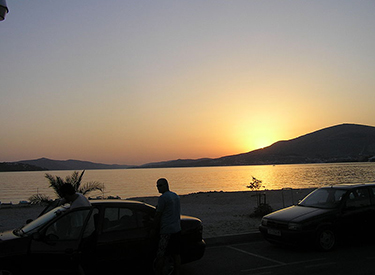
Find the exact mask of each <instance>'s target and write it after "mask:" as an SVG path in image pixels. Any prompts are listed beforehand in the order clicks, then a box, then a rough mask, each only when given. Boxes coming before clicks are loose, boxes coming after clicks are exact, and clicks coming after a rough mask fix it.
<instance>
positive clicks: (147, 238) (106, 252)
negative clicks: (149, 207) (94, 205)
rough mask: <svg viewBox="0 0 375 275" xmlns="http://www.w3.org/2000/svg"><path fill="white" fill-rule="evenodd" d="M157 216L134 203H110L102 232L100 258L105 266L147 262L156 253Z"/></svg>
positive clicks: (97, 251)
mask: <svg viewBox="0 0 375 275" xmlns="http://www.w3.org/2000/svg"><path fill="white" fill-rule="evenodd" d="M152 219H153V217H152V216H151V215H150V213H148V212H147V211H143V210H142V209H137V208H134V207H131V206H119V207H106V208H105V209H104V213H103V220H102V224H101V226H102V229H101V232H100V233H99V235H98V241H97V247H96V259H97V261H98V262H100V263H101V264H100V265H102V266H106V267H108V268H109V267H112V268H115V269H116V268H124V267H126V266H129V265H134V264H140V265H146V264H147V263H148V262H149V261H150V257H153V256H154V255H155V253H156V241H157V238H156V234H155V230H153V225H152Z"/></svg>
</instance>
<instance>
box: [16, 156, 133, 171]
mask: <svg viewBox="0 0 375 275" xmlns="http://www.w3.org/2000/svg"><path fill="white" fill-rule="evenodd" d="M18 163H21V164H29V165H33V166H38V167H41V168H42V169H43V170H90V169H125V168H128V167H129V166H128V165H117V164H102V163H94V162H89V161H81V160H73V159H69V160H53V159H48V158H40V159H35V160H22V161H19V162H18Z"/></svg>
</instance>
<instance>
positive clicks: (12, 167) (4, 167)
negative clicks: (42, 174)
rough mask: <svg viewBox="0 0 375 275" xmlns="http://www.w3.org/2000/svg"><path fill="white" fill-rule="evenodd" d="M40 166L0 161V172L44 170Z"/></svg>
mask: <svg viewBox="0 0 375 275" xmlns="http://www.w3.org/2000/svg"><path fill="white" fill-rule="evenodd" d="M44 170H46V169H43V168H41V167H38V166H34V165H29V164H27V163H17V162H0V172H11V171H13V172H20V171H44Z"/></svg>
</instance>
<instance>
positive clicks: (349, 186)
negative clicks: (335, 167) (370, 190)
mask: <svg viewBox="0 0 375 275" xmlns="http://www.w3.org/2000/svg"><path fill="white" fill-rule="evenodd" d="M364 186H371V187H375V183H374V182H367V183H342V184H334V185H331V186H325V187H322V188H337V189H348V190H349V189H354V188H358V187H364Z"/></svg>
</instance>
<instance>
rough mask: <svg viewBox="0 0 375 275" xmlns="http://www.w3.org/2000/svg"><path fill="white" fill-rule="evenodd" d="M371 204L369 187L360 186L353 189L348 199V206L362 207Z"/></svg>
mask: <svg viewBox="0 0 375 275" xmlns="http://www.w3.org/2000/svg"><path fill="white" fill-rule="evenodd" d="M369 205H371V199H370V194H369V192H368V190H367V188H360V189H355V190H353V191H351V192H350V193H349V196H348V199H347V201H346V207H347V208H360V207H365V206H369Z"/></svg>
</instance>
